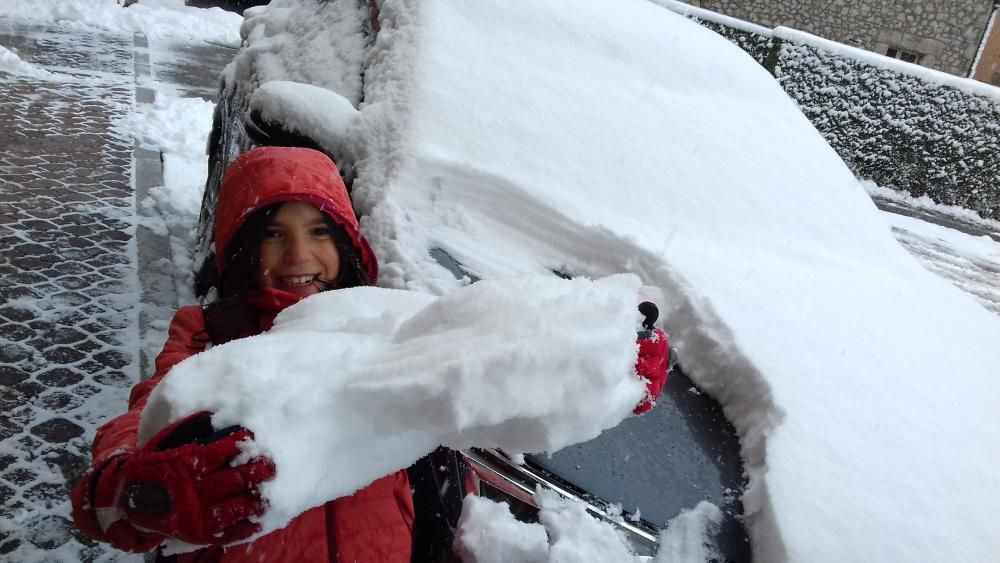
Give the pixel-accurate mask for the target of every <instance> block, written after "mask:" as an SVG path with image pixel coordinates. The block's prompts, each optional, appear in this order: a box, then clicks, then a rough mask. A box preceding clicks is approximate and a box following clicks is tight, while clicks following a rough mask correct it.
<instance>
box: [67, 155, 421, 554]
mask: <svg viewBox="0 0 1000 563" xmlns="http://www.w3.org/2000/svg"><path fill="white" fill-rule="evenodd" d="M215 251H216V256H217V260H216V267H217V269H218V273H219V284H218V288H217V289H218V299H217V300H216V301H215V302H213V303H212V304H210V305H208V306H206V307H200V306H188V307H182V308H181V309H180V310H178V311H177V314H176V315H175V316H174V319H173V321H172V322H171V325H170V331H169V335H168V337H167V342H166V344H165V345H164V347H163V351H162V352H160V355H159V356H158V357H157V359H156V372H155V374H154V375H153V376H152V377H151V378H150V379H148V380H145V381H143V382H140V383H139V384H137V385H136V386H135V387H134V388H133V389H132V394H131V397H130V398H129V410H128V412H126V413H125V414H123V415H121V416H119V417H117V418H115V419H114V420H112V421H110V422H108V423H107V424H105V425H104V426H103V427H102V428H101V429H100V430H98V432H97V435H96V436H95V438H94V444H93V457H94V463H93V466H92V468H91V470H90V471H89V472H88V473H87V474H86V475H85V476H84V478H83V479H82V480H81V482H80V483H79V484H78V485H77V486H76V488H75V490H74V492H73V518H74V520H75V521H76V524H77V526H78V527H79V528H80V530H82V531H83V532H84V533H85V534H86V535H88V536H90V537H92V538H94V539H96V540H98V541H104V542H109V543H111V544H112V545H114V546H115V547H117V548H119V549H123V550H125V551H132V552H146V551H151V550H153V549H156V548H157V547H158V546H159V545H161V544H162V543H164V541H166V540H179V541H181V542H185V543H189V544H195V545H199V546H207V547H203V548H201V549H198V550H196V551H192V552H188V553H183V554H179V555H176V556H173V557H166V556H163V555H161V554H158V556H157V561H176V562H178V563H187V562H198V563H202V562H210V561H211V562H226V561H268V562H274V561H288V562H292V561H295V562H323V563H327V562H333V561H343V562H353V561H366V562H386V563H388V562H394V563H395V562H399V563H403V562H409V561H410V555H411V551H412V537H413V533H412V531H413V518H414V512H413V500H412V493H411V490H410V485H409V481H408V479H407V474H406V472H405V471H398V472H396V473H394V474H392V475H389V476H387V477H383V478H381V479H379V480H377V481H375V482H373V483H372V484H370V485H369V486H368V487H366V488H364V489H362V490H360V491H358V492H357V493H355V494H354V495H352V496H350V497H344V498H340V499H337V500H334V501H331V502H328V503H326V504H325V505H323V506H319V507H316V508H313V509H311V510H308V511H306V512H304V513H302V514H301V515H299V516H298V517H297V518H296V519H294V520H293V521H292V522H291V523H290V524H289V525H288V526H286V527H285V528H282V529H280V530H277V531H275V532H272V533H270V534H267V535H265V536H262V537H259V538H257V539H255V540H253V541H252V542H249V543H244V544H241V545H237V546H234V547H230V548H223V547H222V546H223V545H226V544H228V543H231V542H234V541H237V540H241V539H245V538H247V537H249V536H251V535H253V534H255V533H257V532H258V531H259V527H258V526H257V525H256V524H254V522H253V517H254V516H256V515H259V514H261V513H262V512H263V510H264V508H265V507H264V505H263V501H262V499H261V497H260V494H259V492H258V489H257V487H258V485H259V484H260V483H261V482H262V481H264V480H266V479H268V478H269V477H271V476H273V474H274V466H273V464H272V463H271V462H270V461H269V460H267V459H263V458H258V459H255V460H251V462H249V463H246V464H243V465H238V466H235V467H234V466H232V465H231V461H232V459H233V458H234V457H235V456H237V455H238V454H239V453H240V448H239V446H238V444H239V443H240V442H242V441H246V440H248V439H252V434H251V433H250V432H249V431H247V430H243V429H240V430H238V431H236V432H231V433H228V435H226V433H225V432H221V433H219V434H218V435H217V436H213V437H210V438H208V439H206V438H205V436H204V434H205V433H207V432H206V431H205V430H204V429H205V428H206V427H207V428H209V429H210V426H207V424H208V421H207V418H206V417H205V416H203V415H195V416H193V417H191V418H189V419H186V420H183V421H181V422H178V423H176V424H174V425H172V426H171V427H169V428H167V429H166V430H164V431H163V432H161V433H160V434H159V435H158V436H157V437H155V438H154V439H153V440H152V441H151V442H150V443H149V444H146V445H145V446H144V447H142V448H139V447H138V446H137V443H136V436H137V429H138V425H139V418H140V414H141V412H142V409H143V407H144V406H145V404H146V399H147V397H148V396H149V393H150V392H151V391H152V390H153V388H154V387H155V386H156V385H157V384H158V383H159V382H160V380H161V379H162V378H163V377H164V376H165V375H166V374H167V372H168V371H170V368H171V367H173V366H174V365H175V364H177V363H178V362H180V361H181V360H184V359H185V358H187V357H189V356H192V355H194V354H197V353H199V352H202V351H204V350H205V349H206V348H207V347H208V346H210V345H218V344H222V343H225V342H228V341H230V340H233V339H236V338H243V337H246V336H251V335H255V334H259V333H261V332H263V331H266V330H268V329H269V328H270V327H271V324H272V322H273V321H274V317H275V315H277V314H278V312H280V311H281V310H282V309H284V308H285V307H288V306H289V305H292V304H294V303H296V302H298V301H300V300H301V299H303V298H305V297H308V296H309V295H312V294H314V293H318V292H320V291H327V290H332V289H339V288H345V287H353V286H359V285H371V284H374V283H375V281H376V278H377V276H378V265H377V264H376V261H375V255H374V253H373V252H372V250H371V248H370V247H369V245H368V242H367V241H366V240H365V238H364V237H363V236H362V235H361V233H360V231H359V229H358V222H357V219H356V218H355V216H354V211H353V209H352V207H351V203H350V199H349V198H348V195H347V189H346V187H345V186H344V182H343V180H342V179H341V177H340V174H339V173H338V172H337V168H336V167H335V166H334V164H333V162H332V161H331V160H330V159H329V158H327V157H326V155H324V154H323V153H320V152H318V151H314V150H311V149H304V148H286V147H264V148H258V149H255V150H252V151H250V152H247V153H245V154H243V155H241V156H240V157H239V158H237V159H236V160H235V161H234V162H233V163H232V165H231V166H230V167H229V169H228V170H227V171H226V174H225V177H224V178H223V181H222V187H221V190H220V192H219V200H218V203H217V209H216V225H215ZM218 392H219V393H225V392H226V390H225V389H219V391H218ZM209 432H210V430H209ZM220 436H221V437H220ZM214 438H218V439H214ZM332 470H335V469H332Z"/></svg>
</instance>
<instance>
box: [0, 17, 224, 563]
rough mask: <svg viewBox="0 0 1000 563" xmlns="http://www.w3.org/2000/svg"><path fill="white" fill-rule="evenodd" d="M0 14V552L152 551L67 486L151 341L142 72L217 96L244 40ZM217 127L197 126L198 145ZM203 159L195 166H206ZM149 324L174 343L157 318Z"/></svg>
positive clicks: (153, 81) (84, 556)
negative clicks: (140, 142) (124, 540)
mask: <svg viewBox="0 0 1000 563" xmlns="http://www.w3.org/2000/svg"><path fill="white" fill-rule="evenodd" d="M72 4H73V3H65V4H63V5H62V6H61V8H62V9H63V10H69V9H71V8H72V7H73V6H72ZM51 6H52V5H50V6H49V7H51ZM16 8H17V6H16V5H6V6H4V7H3V9H8V10H9V9H16ZM44 8H45V6H39V7H38V10H39V11H44ZM8 15H10V14H8ZM14 15H15V16H16V15H17V14H14ZM237 20H238V18H237ZM0 21H2V23H0V135H2V137H3V139H4V149H3V152H2V154H0V247H2V248H3V251H2V255H0V406H2V413H0V560H4V561H18V562H43V561H44V562H50V561H63V562H77V561H141V560H142V558H141V557H140V556H136V555H129V554H124V553H122V552H119V551H116V550H113V549H110V548H109V547H108V546H106V545H100V544H95V543H94V542H92V541H90V540H89V539H86V538H84V537H82V536H80V535H79V533H77V532H76V531H75V529H74V528H73V526H72V523H71V521H70V519H69V499H68V492H69V487H70V485H71V484H72V483H73V482H75V480H76V478H77V476H78V475H79V474H80V473H81V472H82V471H83V470H84V469H85V468H86V467H87V466H88V465H89V458H90V452H89V445H90V442H91V440H92V438H93V434H94V431H95V429H96V428H97V427H98V426H99V425H100V424H103V423H104V422H105V421H106V420H107V419H108V417H110V416H113V415H114V414H116V413H118V412H121V411H122V409H123V407H124V404H125V401H126V398H127V396H128V391H129V389H130V388H131V386H132V385H133V384H134V383H135V382H136V381H137V380H138V378H139V377H140V374H141V370H140V368H139V354H138V352H139V349H140V343H141V342H143V341H145V340H147V339H146V338H140V335H139V330H138V329H139V315H140V311H143V310H144V309H143V308H142V307H140V300H141V298H142V293H141V290H143V289H146V288H142V287H140V285H139V278H138V277H137V275H138V274H139V271H138V270H139V268H140V265H141V264H142V261H140V260H139V258H140V256H139V253H140V252H143V251H148V250H149V249H143V248H140V246H139V245H137V243H136V234H137V231H138V230H140V229H142V228H144V227H140V226H139V225H140V224H143V225H145V228H149V227H152V228H153V229H157V228H158V227H157V225H155V224H154V223H152V222H151V220H150V219H149V218H148V217H145V218H142V219H140V218H139V216H140V215H149V213H142V214H139V213H137V207H136V196H135V192H134V188H135V187H136V178H135V177H134V173H135V172H136V170H137V168H136V166H135V161H134V160H133V147H134V145H135V138H134V133H133V132H134V129H135V126H136V123H137V122H136V115H137V114H136V113H135V111H136V109H137V108H138V107H141V106H137V101H138V102H142V101H143V100H142V99H141V96H138V97H139V98H140V99H139V100H137V99H136V98H137V87H136V86H137V85H136V82H137V81H139V82H140V84H139V90H143V89H146V90H148V91H152V92H154V93H159V91H161V90H162V93H160V95H159V98H161V99H164V100H165V99H167V98H168V97H170V98H172V99H173V100H174V103H175V104H180V102H178V101H177V100H180V99H183V98H181V96H184V95H188V96H191V95H198V96H205V97H209V98H210V97H211V96H213V95H214V92H215V90H216V88H217V75H218V72H219V70H221V68H222V66H223V65H224V64H225V62H226V57H231V54H232V48H231V47H232V46H230V48H224V47H220V46H215V45H207V44H205V43H204V42H202V41H201V40H197V41H193V40H191V39H190V38H188V39H187V40H185V39H184V38H176V37H174V38H161V37H156V36H154V37H151V38H150V41H149V43H150V44H149V46H148V48H147V47H145V46H144V45H145V43H146V42H145V41H144V40H142V38H139V39H140V40H141V43H137V42H136V41H135V40H136V38H134V37H133V30H132V29H127V28H122V29H107V28H105V29H99V28H95V27H93V26H86V25H72V24H66V25H61V24H56V23H54V22H50V23H45V22H26V21H25V20H23V19H18V18H16V17H4V18H3V19H2V20H0ZM77 23H78V22H77ZM140 53H141V54H143V55H145V54H148V55H149V57H148V58H149V59H151V62H152V72H151V73H150V72H149V70H148V69H145V72H141V70H143V69H139V67H140V66H141V65H137V64H136V63H138V62H139V61H140V60H141V59H143V58H146V57H138V56H135V55H136V54H140ZM192 69H193V70H192ZM136 70H140V72H139V73H138V74H136V73H135V71H136ZM144 77H145V78H144ZM161 103H163V102H161ZM188 103H194V104H196V106H197V105H198V104H202V105H208V106H209V107H210V103H209V102H208V101H202V100H201V99H198V100H193V101H192V102H188ZM189 113H190V112H189ZM196 115H198V116H200V120H201V121H204V120H205V119H206V117H205V115H206V114H205V113H204V112H202V113H201V114H196ZM207 115H208V119H209V120H210V115H211V114H210V109H209V113H208V114H207ZM139 122H140V123H141V120H140V121H139ZM178 125H180V124H178ZM207 129H208V124H206V125H204V126H202V127H199V128H198V131H196V132H195V133H194V135H195V136H194V137H192V139H197V140H198V141H199V142H200V145H201V146H199V147H198V148H195V149H193V150H194V151H195V152H196V153H201V152H203V146H204V138H205V135H206V134H207ZM154 154H156V153H154ZM196 161H197V158H196ZM197 162H198V164H200V166H197V165H193V166H192V170H191V172H190V173H192V174H195V175H203V174H204V163H203V160H202V161H197ZM155 164H156V166H157V167H159V155H158V154H156V158H155ZM167 172H168V174H169V173H170V170H169V169H168V171H167ZM200 181H201V180H198V182H200ZM199 187H200V186H199ZM143 258H145V259H146V260H145V261H146V262H147V263H149V264H153V265H155V264H156V263H157V262H158V261H161V262H162V260H163V259H164V256H145V257H143ZM160 266H161V267H162V266H164V264H162V263H161V264H160ZM165 266H166V271H168V272H169V271H170V270H171V269H172V264H169V263H168V264H166V265H165ZM169 281H170V283H171V284H172V283H173V281H172V279H170V280H169ZM182 294H183V292H182ZM175 305H176V303H173V304H170V307H169V309H163V310H160V311H157V310H155V309H149V308H146V309H145V310H144V311H145V313H146V314H148V313H150V312H152V313H153V318H151V319H149V320H150V321H152V323H153V326H154V327H156V326H162V323H163V322H165V319H163V318H156V316H157V315H159V316H161V317H162V316H163V315H169V314H171V313H172V309H173V307H174V306H175ZM142 336H148V337H149V338H148V339H149V340H153V341H154V342H149V346H150V347H151V348H158V347H159V346H160V345H161V344H162V338H161V335H160V334H159V333H158V331H157V330H155V328H154V330H153V331H152V332H151V333H150V334H147V335H142Z"/></svg>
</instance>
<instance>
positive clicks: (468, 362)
mask: <svg viewBox="0 0 1000 563" xmlns="http://www.w3.org/2000/svg"><path fill="white" fill-rule="evenodd" d="M638 290H639V281H638V279H637V278H636V277H635V276H630V275H623V276H615V277H610V278H605V279H602V280H597V281H593V282H592V281H587V280H582V279H581V280H572V281H567V280H561V279H558V278H553V277H533V278H532V277H522V278H516V279H514V278H511V279H505V280H495V281H484V282H481V283H478V284H475V285H473V286H469V287H466V288H463V289H461V290H458V291H455V292H452V293H451V294H449V295H447V296H444V297H441V298H437V299H435V298H434V297H432V296H429V295H427V294H423V293H417V292H407V291H399V290H391V289H379V288H355V289H346V290H339V291H333V292H327V293H322V294H319V295H315V296H313V297H310V298H309V299H306V300H304V301H303V302H302V303H300V304H298V305H295V306H293V307H290V308H289V309H287V310H286V311H283V312H282V313H281V314H280V315H279V316H278V318H277V319H276V322H275V326H274V328H273V329H272V330H271V331H270V332H269V333H267V334H263V335H259V336H256V337H253V338H248V339H243V340H237V341H234V342H231V343H229V344H226V345H224V346H220V347H216V348H212V349H211V350H208V351H207V352H204V353H202V354H199V355H197V356H195V357H193V358H190V359H188V360H186V361H185V362H183V363H181V364H179V365H178V366H177V367H175V368H174V369H173V371H171V373H170V374H169V376H168V377H167V378H166V379H164V381H163V382H162V383H161V384H160V385H159V386H157V388H156V390H155V391H154V392H153V394H152V395H151V396H150V399H149V404H148V406H147V407H146V409H145V411H144V413H143V420H142V425H141V429H140V442H144V441H146V440H148V439H149V437H151V436H152V435H153V434H155V432H157V431H158V430H159V429H161V428H163V427H165V426H166V425H168V424H170V423H171V422H173V421H176V420H178V419H180V418H183V417H184V416H186V415H189V414H191V413H194V412H199V411H202V410H208V411H211V412H213V413H215V416H214V418H213V424H214V425H215V426H216V427H225V426H229V425H232V424H240V425H243V426H245V427H247V428H249V429H251V430H252V431H253V432H254V433H255V435H256V450H255V451H256V452H260V453H263V454H266V455H269V456H271V457H272V458H273V459H274V461H275V464H276V466H277V476H276V477H275V478H274V480H272V481H269V482H268V483H267V485H266V486H265V488H264V493H265V495H266V496H267V498H268V499H269V500H270V503H271V504H270V508H269V510H268V512H267V513H266V514H265V515H264V517H263V522H262V524H263V526H264V528H265V530H274V529H277V528H279V527H281V526H283V525H285V524H286V523H288V522H289V521H290V520H291V519H292V518H293V517H295V516H296V515H298V514H299V513H301V512H303V511H304V510H306V509H308V508H311V507H313V506H318V505H320V504H322V503H324V502H326V501H327V500H331V499H334V498H338V497H340V496H344V495H348V494H351V493H353V492H354V491H356V490H358V489H359V488H361V487H363V486H364V485H366V484H368V483H369V482H371V481H372V480H374V479H375V478H377V477H380V476H382V475H387V474H389V473H391V472H393V471H395V470H398V469H401V468H404V467H407V466H409V465H410V464H411V463H412V462H413V461H415V460H417V459H418V458H419V457H421V456H423V455H425V454H426V453H428V452H430V451H431V450H433V449H434V448H435V447H436V446H438V445H446V446H449V447H452V448H465V447H470V446H483V447H502V448H505V449H510V450H512V451H524V452H543V451H555V450H557V449H559V448H561V447H563V446H566V445H567V444H571V443H576V442H581V441H584V440H588V439H590V438H593V437H594V436H596V435H597V434H599V433H600V432H601V431H602V430H603V429H605V428H609V427H612V426H614V425H616V424H618V422H620V421H621V420H622V419H624V418H625V417H627V416H629V415H630V413H631V411H632V409H633V408H634V407H635V405H636V404H637V403H638V402H639V400H640V398H641V397H642V395H643V392H644V389H645V387H644V385H643V383H642V382H641V380H640V379H639V378H637V377H635V375H634V372H633V364H634V363H635V358H636V350H637V347H636V344H635V331H636V329H637V328H638V327H639V322H640V320H641V318H640V315H639V314H638V312H637V310H636V303H638V302H639V301H640V299H639V296H638ZM304 350H307V351H308V353H303V351H304ZM290 438H294V439H290ZM373 445H374V446H375V447H373Z"/></svg>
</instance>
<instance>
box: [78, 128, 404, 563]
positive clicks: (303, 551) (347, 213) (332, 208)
mask: <svg viewBox="0 0 1000 563" xmlns="http://www.w3.org/2000/svg"><path fill="white" fill-rule="evenodd" d="M293 200H294V201H305V202H308V203H312V204H313V205H315V206H316V207H318V208H320V209H321V210H323V211H324V212H326V213H327V214H328V215H330V216H331V217H332V218H333V219H334V220H335V221H336V222H337V223H338V224H340V225H341V226H343V227H344V229H345V230H346V231H347V232H348V234H349V235H350V237H351V240H352V241H353V243H354V246H355V248H356V249H357V250H358V252H359V254H360V256H361V260H362V264H363V266H364V267H365V269H366V271H367V273H368V276H369V279H370V280H371V281H372V282H373V283H374V281H375V279H376V277H377V276H378V266H377V263H376V261H375V255H374V253H373V252H372V250H371V248H370V247H369V245H368V242H367V241H366V240H365V239H364V237H363V236H362V235H361V233H360V231H359V228H358V222H357V219H356V218H355V216H354V211H353V209H352V207H351V203H350V199H349V197H348V194H347V189H346V187H345V186H344V182H343V180H342V179H341V177H340V174H339V173H338V172H337V169H336V167H335V166H334V164H333V162H332V161H331V160H330V159H329V158H328V157H327V156H326V155H324V154H322V153H320V152H318V151H314V150H310V149H301V148H285V147H265V148H259V149H255V150H253V151H250V152H248V153H245V154H243V155H241V156H240V157H239V158H237V159H236V161H234V162H233V164H232V165H231V166H230V167H229V169H228V170H227V172H226V175H225V177H224V179H223V182H222V188H221V190H220V194H219V200H218V207H217V213H216V226H215V243H216V251H217V254H218V256H220V257H221V256H224V255H225V250H226V248H227V247H228V245H229V243H230V242H231V240H232V237H233V236H234V234H235V233H236V232H237V231H238V230H239V227H240V226H241V225H242V224H243V221H244V219H245V218H246V217H247V216H248V215H249V214H251V213H253V212H254V211H256V210H258V209H261V208H263V207H266V206H268V205H271V204H273V203H278V202H283V201H293ZM218 263H219V264H221V258H220V261H219V262H218ZM298 299H299V298H298V297H297V296H295V295H292V294H288V293H285V292H281V291H277V290H265V291H262V292H257V293H256V294H255V295H254V296H253V297H252V298H250V299H248V301H247V303H248V305H250V306H251V307H252V308H253V309H254V310H255V311H256V312H257V315H258V326H260V327H261V329H262V330H267V329H269V328H270V326H271V323H272V322H273V320H274V316H275V315H276V314H277V313H278V312H279V311H281V310H282V309H283V308H285V307H286V306H288V305H291V304H292V303H294V302H296V301H298ZM205 328H206V327H205V317H204V313H203V309H202V307H200V306H188V307H182V308H181V309H180V310H178V311H177V314H176V315H174V318H173V321H172V322H171V324H170V329H169V333H168V336H167V342H166V344H164V346H163V350H162V351H161V352H160V354H159V356H157V358H156V371H155V373H154V374H153V376H152V377H150V378H149V379H147V380H145V381H142V382H140V383H138V384H137V385H136V386H135V387H133V389H132V393H131V396H130V398H129V410H128V412H126V413H125V414H123V415H121V416H119V417H117V418H115V419H113V420H111V421H110V422H108V423H107V424H105V425H104V426H102V427H101V428H100V429H99V430H98V431H97V435H96V436H95V438H94V444H93V448H92V450H93V458H94V462H93V466H92V469H91V471H90V472H88V474H87V475H86V476H85V477H84V479H83V480H82V481H81V482H80V483H79V484H78V485H77V487H76V489H75V491H74V494H73V518H74V520H75V521H76V524H77V526H78V527H79V528H80V530H81V531H83V532H84V533H85V534H87V535H88V536H90V537H92V538H94V539H96V540H98V541H108V538H107V537H105V535H104V533H103V530H102V528H101V526H100V524H99V522H98V516H97V514H96V513H95V510H94V507H93V506H90V505H89V503H87V502H86V499H87V498H88V495H87V494H86V491H87V490H88V489H89V488H90V487H91V486H92V483H93V482H95V479H96V477H97V475H98V474H99V472H100V471H101V468H102V467H103V466H104V465H105V463H106V462H107V461H108V460H109V459H111V458H112V457H113V456H115V455H119V454H121V453H122V452H123V451H125V452H127V451H131V450H135V449H136V448H137V434H138V426H139V419H140V416H141V413H142V409H143V407H144V406H145V404H146V400H147V398H148V397H149V393H150V392H151V391H152V390H153V388H154V387H155V386H156V385H157V384H158V383H159V382H160V381H161V380H162V379H163V377H164V376H166V375H167V373H168V372H169V371H170V369H171V368H172V367H173V366H174V365H176V364H177V363H179V362H181V361H182V360H184V359H186V358H188V357H190V356H193V355H194V354H197V353H199V352H202V351H204V350H205V348H206V346H207V344H208V339H207V332H206V329H205ZM413 519H414V512H413V498H412V492H411V490H410V484H409V480H408V478H407V474H406V471H398V472H396V473H394V474H392V475H389V476H386V477H383V478H381V479H378V480H376V481H375V482H373V483H371V484H370V485H368V486H367V487H366V488H364V489H362V490H360V491H358V492H356V493H355V494H353V495H351V496H349V497H343V498H340V499H337V500H334V501H331V502H328V503H326V504H325V505H323V506H319V507H316V508H313V509H311V510H308V511H306V512H304V513H302V514H300V515H299V516H298V517H297V518H296V519H294V520H293V521H292V522H291V523H290V524H289V525H288V526H286V527H284V528H282V529H280V530H277V531H274V532H272V533H270V534H268V535H266V536H263V537H260V538H258V539H256V540H254V541H253V542H250V543H246V544H242V545H238V546H235V547H231V548H228V549H223V548H222V547H217V546H212V547H207V548H204V549H201V550H198V551H195V552H191V553H186V554H181V555H179V556H178V557H177V559H176V561H177V563H207V562H236V561H268V562H289V563H290V562H293V561H294V562H304V563H310V562H315V563H328V562H335V561H339V562H344V563H346V562H352V563H353V562H375V563H390V562H391V563H408V562H409V561H410V555H411V551H412V537H413V534H412V531H413ZM116 547H119V548H121V549H125V550H135V549H136V546H134V545H116Z"/></svg>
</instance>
